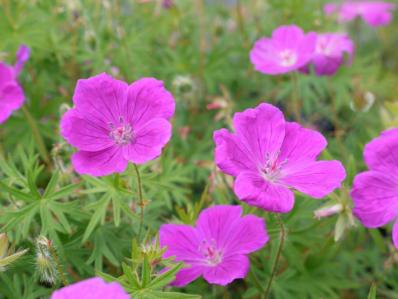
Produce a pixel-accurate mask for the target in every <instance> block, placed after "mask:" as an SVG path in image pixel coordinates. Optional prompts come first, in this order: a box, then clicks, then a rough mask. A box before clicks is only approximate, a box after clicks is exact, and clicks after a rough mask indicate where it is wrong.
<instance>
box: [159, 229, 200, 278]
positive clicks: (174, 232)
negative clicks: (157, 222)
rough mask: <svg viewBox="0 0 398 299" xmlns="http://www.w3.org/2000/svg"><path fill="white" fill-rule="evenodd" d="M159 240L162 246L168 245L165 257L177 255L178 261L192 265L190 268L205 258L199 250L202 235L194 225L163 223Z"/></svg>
mask: <svg viewBox="0 0 398 299" xmlns="http://www.w3.org/2000/svg"><path fill="white" fill-rule="evenodd" d="M159 242H160V246H161V247H167V250H166V252H165V253H164V255H163V257H164V258H168V257H172V256H175V257H176V260H177V261H183V262H185V263H187V264H188V265H190V266H191V267H190V268H186V269H185V270H186V271H189V269H191V270H192V269H194V266H195V265H197V264H198V263H200V261H201V260H203V256H202V255H201V253H200V251H199V246H200V242H201V236H200V235H199V233H198V232H197V231H196V229H194V228H193V227H192V226H189V225H183V224H163V225H162V226H161V227H160V229H159Z"/></svg>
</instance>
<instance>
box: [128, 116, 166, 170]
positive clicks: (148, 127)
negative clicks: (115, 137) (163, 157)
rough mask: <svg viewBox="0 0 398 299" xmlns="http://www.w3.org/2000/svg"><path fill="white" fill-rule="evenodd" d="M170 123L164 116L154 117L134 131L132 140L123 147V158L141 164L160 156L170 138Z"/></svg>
mask: <svg viewBox="0 0 398 299" xmlns="http://www.w3.org/2000/svg"><path fill="white" fill-rule="evenodd" d="M171 131H172V128H171V124H170V122H168V121H167V120H166V119H164V118H155V119H152V120H150V121H148V122H147V123H146V124H145V125H143V126H141V127H139V129H138V130H137V131H135V132H134V134H135V136H134V140H133V141H132V143H131V144H129V145H127V146H124V147H123V155H124V157H125V159H127V160H129V161H131V162H133V163H137V164H142V163H145V162H148V161H150V160H153V159H155V158H157V157H158V156H160V154H161V153H162V148H163V147H164V146H165V145H166V144H167V142H169V140H170V138H171Z"/></svg>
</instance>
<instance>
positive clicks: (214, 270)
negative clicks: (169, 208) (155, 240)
mask: <svg viewBox="0 0 398 299" xmlns="http://www.w3.org/2000/svg"><path fill="white" fill-rule="evenodd" d="M241 216H242V208H241V207H240V206H213V207H210V208H207V209H205V210H203V211H202V212H201V213H200V215H199V218H198V220H197V222H196V226H195V227H192V226H189V225H181V224H164V225H162V226H161V228H160V231H159V238H160V245H161V246H162V247H163V246H166V247H167V251H166V252H165V253H164V258H168V257H172V256H174V257H175V258H176V261H183V262H184V263H185V266H186V267H185V268H183V269H182V270H180V271H179V272H178V273H177V276H176V280H175V281H174V282H173V283H172V284H173V285H175V286H178V287H181V286H184V285H187V284H188V283H190V282H191V281H193V280H195V279H197V278H198V277H199V276H203V278H204V279H205V280H206V281H207V282H209V283H212V284H218V285H227V284H228V283H230V282H232V281H233V280H235V279H238V278H244V277H245V276H246V274H247V273H248V271H249V264H250V263H249V258H248V257H247V254H249V253H251V252H253V251H256V250H258V249H260V248H261V247H263V246H264V245H265V244H266V243H267V242H268V239H269V237H268V234H267V232H266V229H265V222H264V220H263V219H262V218H259V217H256V216H254V215H246V216H244V217H241Z"/></svg>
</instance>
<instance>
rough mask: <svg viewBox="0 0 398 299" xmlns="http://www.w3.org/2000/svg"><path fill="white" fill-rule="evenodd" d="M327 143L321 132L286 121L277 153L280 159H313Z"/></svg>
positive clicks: (290, 160)
mask: <svg viewBox="0 0 398 299" xmlns="http://www.w3.org/2000/svg"><path fill="white" fill-rule="evenodd" d="M326 145H327V141H326V139H325V137H323V136H322V134H321V133H319V132H317V131H315V130H311V129H306V128H303V127H301V126H300V125H299V124H298V123H294V122H287V123H286V135H285V139H284V140H283V144H282V147H281V153H280V155H279V160H280V161H285V160H287V161H289V162H293V161H300V160H303V159H310V160H315V158H316V157H317V156H318V155H319V154H320V152H322V151H323V150H324V149H325V148H326Z"/></svg>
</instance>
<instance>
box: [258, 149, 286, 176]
mask: <svg viewBox="0 0 398 299" xmlns="http://www.w3.org/2000/svg"><path fill="white" fill-rule="evenodd" d="M286 163H287V159H286V160H285V161H279V152H278V153H276V154H267V155H266V157H265V165H264V167H263V168H262V169H261V174H262V176H263V177H264V179H265V180H267V181H269V182H272V183H274V182H276V181H278V180H279V179H280V178H281V176H282V172H281V170H282V168H283V166H284V165H285V164H286Z"/></svg>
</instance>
